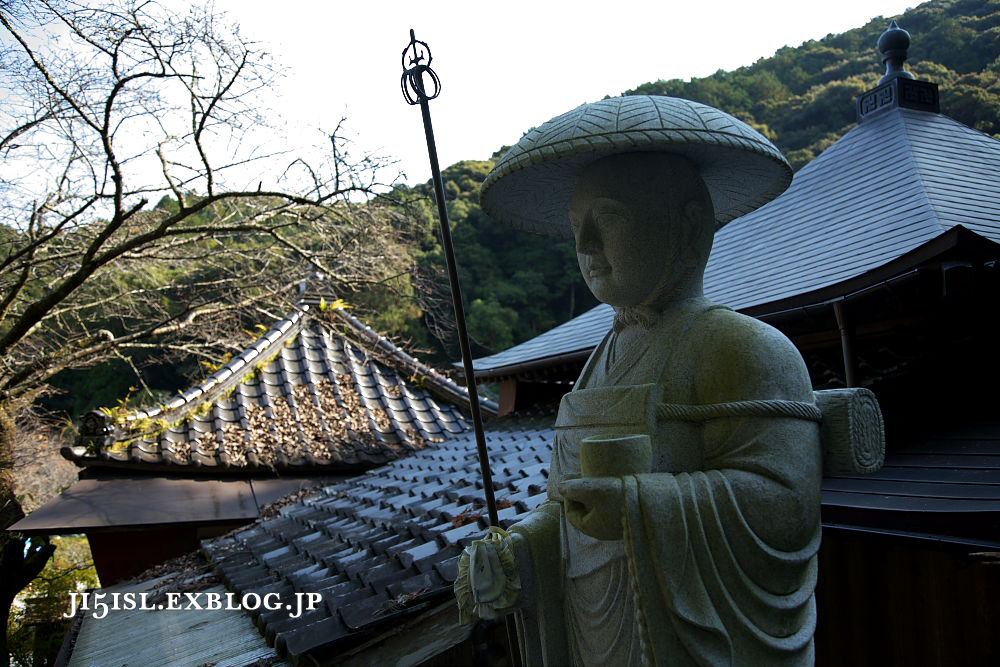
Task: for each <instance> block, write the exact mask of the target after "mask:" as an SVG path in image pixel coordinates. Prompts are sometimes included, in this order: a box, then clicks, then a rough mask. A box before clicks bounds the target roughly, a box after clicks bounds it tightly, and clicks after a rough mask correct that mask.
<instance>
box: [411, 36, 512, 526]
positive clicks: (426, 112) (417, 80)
mask: <svg viewBox="0 0 1000 667" xmlns="http://www.w3.org/2000/svg"><path fill="white" fill-rule="evenodd" d="M430 64H431V50H430V48H429V47H428V46H427V44H426V43H425V42H421V41H418V40H417V38H416V37H415V36H414V34H413V30H410V43H409V44H408V45H407V46H406V48H405V49H403V77H402V79H401V80H400V87H402V89H403V97H404V98H406V102H407V103H408V104H411V105H416V104H419V105H420V113H421V114H422V115H423V117H424V135H425V136H426V137H427V155H428V156H429V157H430V160H431V176H432V177H433V179H434V198H435V199H436V200H437V208H438V219H439V220H440V221H441V242H442V244H443V245H444V253H445V257H446V258H447V260H448V278H449V280H450V281H451V300H452V302H453V304H454V306H455V322H456V323H457V324H458V343H459V345H460V346H461V348H462V365H463V366H464V368H465V386H466V388H468V390H469V405H470V407H471V409H472V424H473V427H474V428H475V430H476V450H477V451H478V452H479V468H480V470H481V471H482V475H483V486H484V487H485V490H486V511H487V512H488V513H489V518H490V525H491V526H499V525H500V519H499V518H498V517H497V501H496V497H495V496H494V495H493V474H492V473H491V472H490V460H489V455H488V453H487V451H486V436H485V435H484V434H483V416H482V413H481V412H480V411H479V391H478V390H477V389H476V377H475V375H473V372H472V353H471V352H470V351H469V334H468V332H467V331H466V329H465V308H464V307H463V306H462V287H461V286H460V285H459V283H458V267H457V266H456V264H455V250H454V248H453V247H452V243H451V224H450V223H449V222H448V208H447V207H446V206H445V200H444V185H443V184H442V182H441V169H440V167H438V157H437V146H436V145H435V143H434V128H433V127H432V126H431V110H430V108H429V107H428V106H427V102H429V101H430V100H433V99H434V98H435V97H437V96H438V94H440V92H441V80H440V79H438V76H437V74H435V73H434V70H432V69H431V68H430ZM425 76H426V77H427V78H428V79H429V81H430V84H431V86H432V88H431V91H430V93H428V90H427V88H426V87H425V85H424V84H425V79H424V77H425Z"/></svg>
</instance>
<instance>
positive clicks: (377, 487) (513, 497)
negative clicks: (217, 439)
mask: <svg viewBox="0 0 1000 667" xmlns="http://www.w3.org/2000/svg"><path fill="white" fill-rule="evenodd" d="M487 438H488V443H489V449H490V459H491V464H492V470H493V476H494V483H495V486H496V497H497V502H498V506H499V507H501V508H502V509H500V512H499V514H500V518H501V522H502V523H503V524H504V525H510V524H511V523H513V522H515V521H517V520H518V519H520V518H521V517H522V516H524V515H525V514H526V513H527V512H528V511H530V510H531V509H534V508H535V507H536V506H537V505H539V504H540V503H541V502H543V501H544V500H545V498H546V494H545V485H546V475H547V470H548V461H549V456H550V452H551V440H552V430H551V419H546V420H544V421H541V422H540V421H523V420H501V421H499V422H495V423H493V424H491V425H490V430H489V432H488V433H487ZM478 478H479V473H478V464H477V457H476V446H475V438H474V437H472V435H471V434H462V435H459V436H456V437H454V438H451V439H449V440H448V441H446V442H443V443H437V444H433V445H428V446H427V447H426V448H425V449H424V450H422V451H420V452H417V453H414V454H413V455H411V456H409V457H407V458H405V459H400V460H398V461H394V462H393V463H390V464H388V465H386V466H383V467H381V468H379V469H377V470H374V471H371V472H369V473H368V474H365V475H361V476H358V477H355V478H352V479H351V480H348V481H345V482H342V483H339V484H335V485H331V486H328V487H325V488H324V489H323V491H322V492H321V493H320V494H318V495H316V496H313V497H310V498H308V499H306V500H305V501H302V502H299V503H297V504H295V505H292V506H290V507H287V508H285V509H283V510H282V511H281V516H280V517H279V518H276V519H273V520H270V521H263V522H259V523H257V524H256V525H255V526H253V527H252V528H249V529H246V530H241V531H238V532H236V533H235V534H233V535H232V536H231V537H227V538H221V539H218V540H214V541H209V542H206V543H204V551H205V553H206V554H207V555H208V557H209V558H210V559H211V560H212V561H214V562H215V564H216V571H217V573H218V574H219V575H220V577H221V578H222V579H223V580H224V581H225V582H226V584H227V586H228V587H229V588H230V590H233V591H235V592H237V593H244V592H250V591H254V592H258V593H261V594H263V593H264V592H276V593H279V594H280V595H281V596H282V597H283V598H285V597H286V596H288V597H289V600H291V597H290V596H291V595H292V594H293V593H295V592H318V593H320V594H322V596H323V604H322V605H321V606H320V607H319V608H318V609H317V610H315V611H314V612H310V613H308V614H306V615H304V616H302V617H301V618H299V619H291V618H289V617H288V613H287V612H285V611H279V612H264V613H262V614H260V615H259V616H258V617H257V619H256V620H257V624H258V626H260V627H261V628H262V631H263V632H264V633H265V635H266V636H267V637H268V638H269V640H270V641H273V642H276V644H277V646H278V648H279V652H285V651H287V653H288V654H290V656H291V657H292V658H293V660H298V659H299V658H301V657H303V656H304V655H306V654H308V655H310V656H314V657H321V656H323V655H327V654H329V653H332V652H341V651H343V650H346V649H347V648H349V647H351V646H354V645H356V644H358V643H360V642H361V641H363V640H365V639H368V638H371V637H372V636H374V635H377V634H378V633H380V632H382V631H383V629H384V628H385V627H386V626H387V624H388V625H390V626H391V625H394V624H395V623H396V622H398V620H399V619H400V617H402V616H404V615H408V614H411V613H415V612H419V611H428V610H431V609H434V608H436V606H437V605H438V604H439V603H440V601H441V600H442V599H448V598H450V596H451V595H452V588H451V586H452V583H453V581H454V579H455V573H456V568H457V561H458V555H459V553H460V550H461V548H462V547H463V546H464V545H466V544H468V543H469V542H470V541H471V540H473V539H475V538H477V537H479V536H481V535H482V533H483V532H484V530H485V528H486V523H485V521H484V519H483V514H484V508H483V507H482V500H481V499H482V485H481V484H480V483H479V481H478Z"/></svg>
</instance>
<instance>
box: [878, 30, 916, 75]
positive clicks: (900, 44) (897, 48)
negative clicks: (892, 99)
mask: <svg viewBox="0 0 1000 667" xmlns="http://www.w3.org/2000/svg"><path fill="white" fill-rule="evenodd" d="M908 48H910V33H908V32H906V31H905V30H903V29H902V28H900V27H899V26H898V25H896V20H895V19H893V21H892V23H890V24H889V29H888V30H886V31H885V32H883V33H882V36H881V37H879V38H878V50H879V52H881V53H882V62H883V63H885V76H883V77H882V78H881V79H879V81H878V82H879V85H881V84H883V83H885V82H886V81H889V80H891V79H895V78H897V77H899V78H903V79H912V78H913V75H912V74H911V73H909V72H907V71H906V70H905V69H903V62H904V61H905V60H906V50H907V49H908Z"/></svg>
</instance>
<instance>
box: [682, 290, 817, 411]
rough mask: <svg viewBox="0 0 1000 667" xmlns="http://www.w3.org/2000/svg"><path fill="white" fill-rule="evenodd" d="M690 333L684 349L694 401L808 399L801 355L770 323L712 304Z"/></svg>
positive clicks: (806, 373)
mask: <svg viewBox="0 0 1000 667" xmlns="http://www.w3.org/2000/svg"><path fill="white" fill-rule="evenodd" d="M692 333H693V334H694V335H692V336H689V337H688V345H689V346H690V349H689V350H688V352H689V355H690V356H689V358H690V359H692V360H693V361H694V362H695V363H694V366H693V368H692V372H693V373H694V374H695V375H694V377H693V380H694V386H695V390H696V393H697V394H698V395H699V398H700V400H702V401H704V402H725V401H738V400H748V399H770V398H775V399H788V400H811V398H812V387H811V384H810V382H809V374H808V372H807V371H806V367H805V363H804V362H803V361H802V355H801V354H799V351H798V350H797V349H796V348H795V346H794V345H793V344H792V342H791V341H790V340H788V338H787V337H786V336H785V335H784V334H783V333H781V332H780V331H778V330H777V329H775V328H774V327H772V326H771V325H769V324H766V323H765V322H762V321H760V320H758V319H755V318H753V317H749V316H747V315H742V314H740V313H737V312H735V311H732V310H729V309H725V308H716V309H713V310H710V311H708V312H707V313H705V315H704V316H703V317H702V318H700V320H699V322H698V324H697V326H696V327H695V330H694V331H693V332H692Z"/></svg>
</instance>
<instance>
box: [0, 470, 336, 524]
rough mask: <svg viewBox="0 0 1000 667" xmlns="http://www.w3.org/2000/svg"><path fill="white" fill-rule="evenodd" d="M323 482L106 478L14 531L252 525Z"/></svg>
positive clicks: (84, 485)
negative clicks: (271, 507) (266, 510)
mask: <svg viewBox="0 0 1000 667" xmlns="http://www.w3.org/2000/svg"><path fill="white" fill-rule="evenodd" d="M320 482H321V480H318V479H315V478H268V479H255V480H250V479H245V478H238V479H221V480H220V479H192V478H185V477H176V476H173V477H167V476H158V475H157V476H150V475H141V474H133V475H120V474H119V475H114V476H112V475H100V476H97V477H96V478H93V479H82V480H80V481H78V482H76V483H75V484H73V486H72V487H70V488H69V489H68V490H66V491H64V492H63V493H61V494H59V496H58V497H57V498H55V499H53V500H52V501H50V502H49V503H46V504H45V505H44V506H42V507H40V508H38V509H37V510H35V511H34V512H32V513H31V514H29V515H28V516H26V517H25V518H23V519H21V520H20V521H18V522H17V523H16V524H14V525H13V526H11V530H18V531H21V532H24V533H44V534H58V533H80V532H83V531H89V530H94V529H101V528H122V527H126V526H142V525H149V524H163V525H165V524H182V523H206V522H215V521H240V520H243V521H249V520H252V519H256V518H258V517H259V516H260V507H263V506H264V505H266V504H268V503H271V502H273V501H275V500H277V499H278V498H281V497H282V496H286V495H288V494H290V493H293V492H295V491H297V490H299V489H300V488H303V487H308V486H314V485H316V484H318V483H320ZM251 485H252V487H251Z"/></svg>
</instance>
